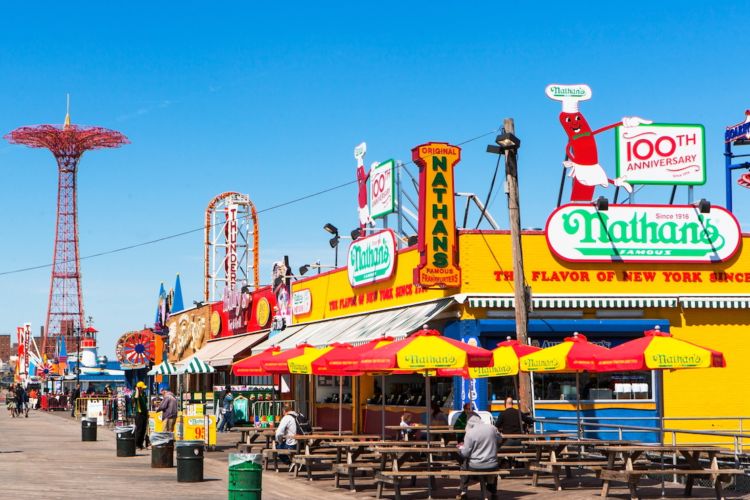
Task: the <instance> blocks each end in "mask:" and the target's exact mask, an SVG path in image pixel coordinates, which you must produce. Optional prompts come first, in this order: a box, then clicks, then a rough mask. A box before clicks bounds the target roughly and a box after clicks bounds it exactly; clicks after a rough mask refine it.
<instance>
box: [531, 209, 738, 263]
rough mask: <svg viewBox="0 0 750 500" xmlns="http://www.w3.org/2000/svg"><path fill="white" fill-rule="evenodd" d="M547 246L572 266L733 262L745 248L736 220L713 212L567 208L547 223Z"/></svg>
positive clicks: (719, 210)
mask: <svg viewBox="0 0 750 500" xmlns="http://www.w3.org/2000/svg"><path fill="white" fill-rule="evenodd" d="M546 234H547V244H548V245H549V248H550V250H551V251H552V253H554V254H555V255H556V256H557V257H559V258H560V259H563V260H567V261H571V262H654V263H657V262H659V263H668V262H680V263H711V262H723V261H725V260H728V259H730V258H732V256H733V255H734V254H735V253H736V252H737V250H738V249H739V247H740V244H741V242H742V234H741V232H740V226H739V224H738V222H737V219H735V217H734V215H732V214H731V213H730V212H728V211H727V210H726V209H724V208H722V207H717V206H712V207H711V210H710V212H709V213H705V214H703V213H700V212H699V210H698V208H696V207H694V206H692V205H610V206H609V209H608V210H606V211H598V210H597V209H596V208H594V207H593V206H588V205H564V206H562V207H560V208H558V209H557V210H555V211H554V212H553V213H552V215H550V216H549V219H547V228H546Z"/></svg>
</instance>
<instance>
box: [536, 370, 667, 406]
mask: <svg viewBox="0 0 750 500" xmlns="http://www.w3.org/2000/svg"><path fill="white" fill-rule="evenodd" d="M533 380H534V399H535V400H537V401H575V400H576V397H577V396H576V376H575V374H574V373H534V374H533ZM653 380H654V377H653V374H652V373H651V372H612V373H581V374H580V379H579V387H580V391H581V394H580V398H581V400H583V401H595V400H626V399H652V398H653Z"/></svg>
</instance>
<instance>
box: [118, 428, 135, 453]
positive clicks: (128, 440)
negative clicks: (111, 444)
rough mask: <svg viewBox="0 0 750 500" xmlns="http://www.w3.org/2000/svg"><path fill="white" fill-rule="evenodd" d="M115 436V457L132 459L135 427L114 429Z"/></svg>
mask: <svg viewBox="0 0 750 500" xmlns="http://www.w3.org/2000/svg"><path fill="white" fill-rule="evenodd" d="M115 436H117V456H118V457H134V456H135V427H133V426H131V425H129V426H125V427H115Z"/></svg>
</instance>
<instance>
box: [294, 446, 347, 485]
mask: <svg viewBox="0 0 750 500" xmlns="http://www.w3.org/2000/svg"><path fill="white" fill-rule="evenodd" d="M329 460H330V461H331V462H335V461H336V455H335V454H333V453H308V454H305V453H298V454H297V455H295V456H294V458H292V463H293V464H294V465H296V466H297V467H294V477H299V471H300V469H301V468H302V466H303V465H304V466H305V471H306V472H307V480H308V481H312V468H311V467H310V466H311V465H312V464H314V463H322V462H325V461H329ZM290 472H291V471H290Z"/></svg>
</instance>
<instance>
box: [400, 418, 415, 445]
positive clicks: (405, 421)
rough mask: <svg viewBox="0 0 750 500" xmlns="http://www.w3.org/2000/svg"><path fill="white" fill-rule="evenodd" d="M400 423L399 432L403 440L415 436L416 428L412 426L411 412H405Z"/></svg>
mask: <svg viewBox="0 0 750 500" xmlns="http://www.w3.org/2000/svg"><path fill="white" fill-rule="evenodd" d="M398 425H399V426H400V427H401V430H400V431H399V434H400V436H401V440H402V441H409V439H410V438H413V437H414V429H412V428H411V413H409V412H404V413H403V415H401V422H400V423H399V424H398Z"/></svg>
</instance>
